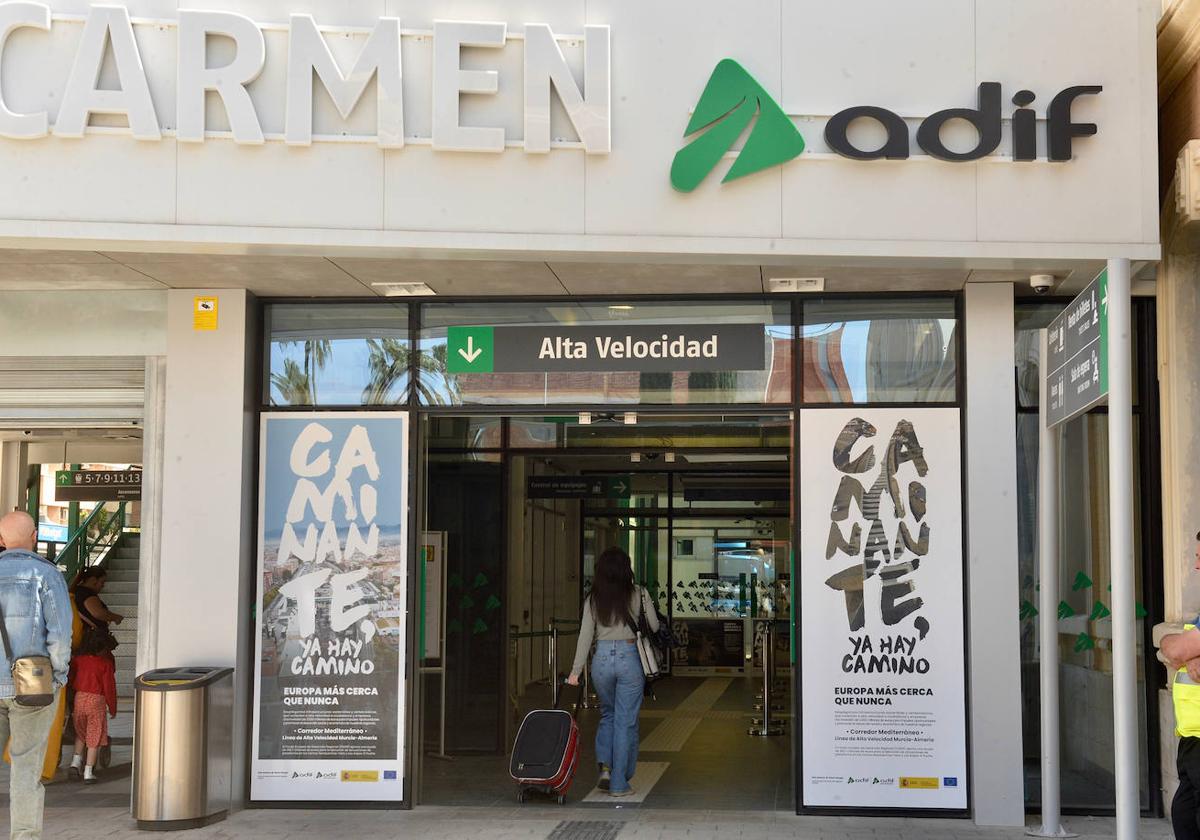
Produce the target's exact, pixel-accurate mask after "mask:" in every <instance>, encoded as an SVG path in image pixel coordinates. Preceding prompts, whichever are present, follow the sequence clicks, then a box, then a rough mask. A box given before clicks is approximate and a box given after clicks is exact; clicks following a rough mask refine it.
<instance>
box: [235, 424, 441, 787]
mask: <svg viewBox="0 0 1200 840" xmlns="http://www.w3.org/2000/svg"><path fill="white" fill-rule="evenodd" d="M257 415H258V417H257V421H258V422H257V424H256V425H257V434H256V435H254V437H253V445H254V450H255V453H254V454H255V459H256V460H257V469H256V474H257V481H256V482H255V484H254V486H253V491H254V510H255V511H256V513H257V518H256V520H255V532H254V534H253V537H252V539H253V545H254V552H255V553H254V557H253V564H252V566H251V569H250V571H251V573H252V574H253V575H254V582H253V585H252V587H251V589H252V592H253V593H254V600H253V602H252V604H251V609H252V614H251V617H250V636H251V638H250V640H249V647H250V650H249V654H250V657H251V658H250V665H251V672H250V674H249V675H248V677H249V686H248V688H249V691H248V692H247V693H248V695H249V696H248V706H249V709H248V713H249V714H248V717H247V720H246V729H247V730H248V731H247V743H248V748H247V749H246V753H245V774H246V775H245V786H244V796H245V800H244V801H245V804H246V807H248V808H256V809H263V810H294V809H296V808H298V807H307V808H311V809H314V810H347V811H353V810H411V809H412V808H413V805H414V796H413V791H414V777H413V767H414V764H416V765H419V764H420V762H419V761H416V762H414V759H413V754H412V753H413V750H412V733H413V720H414V712H415V710H414V708H413V706H414V703H413V694H414V692H413V690H412V685H413V679H414V677H415V674H416V667H415V663H414V661H413V659H414V657H415V656H416V650H417V642H416V638H415V632H414V631H415V627H414V624H413V615H414V613H413V609H414V604H415V598H416V595H417V593H416V591H415V590H416V588H417V587H415V586H414V585H413V572H414V557H415V554H414V544H415V543H414V539H413V533H414V532H413V528H414V525H415V523H416V504H415V499H414V495H413V494H414V493H415V492H416V490H417V484H418V482H417V478H416V473H417V471H416V467H415V464H416V458H417V450H416V442H417V429H416V427H417V422H416V421H417V417H418V415H417V412H414V411H412V410H411V409H410V408H409V407H408V406H407V405H404V406H388V407H387V410H386V411H379V410H375V411H372V410H369V409H359V410H351V411H345V410H337V409H329V408H321V409H316V408H308V407H305V408H303V409H299V410H297V409H295V408H286V407H285V408H282V409H270V410H267V409H260V410H259V411H258V412H257ZM389 416H390V417H397V418H400V419H402V420H403V421H404V424H405V426H404V435H403V438H404V444H403V445H404V462H405V467H406V469H405V474H404V477H403V479H402V481H403V486H404V493H405V496H404V511H403V514H402V517H401V521H403V522H404V526H405V540H404V543H405V545H404V554H403V561H402V562H403V571H404V596H405V615H404V647H403V648H402V655H403V657H404V660H403V662H402V663H401V665H402V668H401V675H402V678H403V682H402V684H401V685H400V687H399V692H398V695H397V696H398V700H399V702H400V703H401V704H402V706H401V709H400V714H398V715H397V721H396V723H397V732H396V743H397V746H398V748H399V749H400V750H401V756H400V760H399V766H400V767H401V768H402V773H403V776H402V778H401V779H400V790H401V796H400V798H397V799H262V798H255V797H254V796H253V790H254V773H255V769H256V761H257V758H256V754H257V749H258V723H259V718H258V714H259V688H260V686H259V677H260V674H259V667H260V660H261V656H262V628H261V625H260V618H261V616H260V610H261V606H262V597H263V575H262V568H261V563H262V559H263V549H264V543H265V533H266V530H265V525H266V522H265V514H266V495H265V493H264V492H263V491H264V485H265V481H266V471H267V457H266V448H265V446H264V443H265V442H266V432H267V425H268V423H269V422H270V420H271V419H272V418H285V417H286V418H292V419H301V418H308V419H320V418H327V419H331V420H351V419H356V418H361V419H368V418H370V419H379V418H381V417H389Z"/></svg>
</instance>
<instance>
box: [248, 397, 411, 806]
mask: <svg viewBox="0 0 1200 840" xmlns="http://www.w3.org/2000/svg"><path fill="white" fill-rule="evenodd" d="M408 422H409V421H408V416H407V414H405V413H404V412H388V413H386V414H384V413H381V412H371V413H366V412H355V413H333V412H303V413H297V412H286V413H268V414H264V415H263V417H262V429H261V435H262V438H261V447H260V460H261V468H260V478H259V548H258V600H257V611H256V613H257V632H256V651H257V657H256V663H257V667H256V668H255V673H254V744H253V767H252V771H251V787H250V798H251V799H252V800H255V801H273V800H274V801H279V800H286V801H400V800H402V798H403V788H404V785H403V781H404V778H403V777H404V773H403V767H404V726H403V721H404V671H405V645H406V640H405V621H406V608H405V605H406V597H407V596H406V585H407V582H406V562H407V548H408V546H407V540H408V534H407V524H408Z"/></svg>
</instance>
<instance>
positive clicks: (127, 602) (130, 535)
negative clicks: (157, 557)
mask: <svg viewBox="0 0 1200 840" xmlns="http://www.w3.org/2000/svg"><path fill="white" fill-rule="evenodd" d="M141 542H142V535H141V534H139V533H137V532H136V531H123V532H122V533H121V536H120V538H119V539H118V540H117V543H116V545H115V546H114V547H113V548H112V550H111V551H109V552H108V556H107V557H105V558H104V561H103V562H104V567H105V568H106V569H108V578H107V582H106V583H105V584H104V591H103V592H101V593H100V598H101V599H102V600H103V601H104V603H105V604H107V605H108V608H109V609H110V610H112V611H113V612H115V613H118V614H120V615H122V616H124V621H122V622H121V623H120V624H113V625H110V629H111V630H112V634H113V636H115V637H116V639H117V641H118V642H119V643H120V646H119V647H118V648H117V649H116V650H115V651H113V655H114V656H115V657H116V658H117V696H118V697H133V678H134V668H135V660H136V658H137V628H138V562H139V558H140V556H141Z"/></svg>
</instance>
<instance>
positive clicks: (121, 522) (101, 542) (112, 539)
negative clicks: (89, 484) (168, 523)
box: [54, 502, 127, 582]
mask: <svg viewBox="0 0 1200 840" xmlns="http://www.w3.org/2000/svg"><path fill="white" fill-rule="evenodd" d="M126 504H127V503H126V502H120V503H118V504H117V509H116V510H109V509H108V508H107V507H106V506H105V505H103V504H99V505H96V507H95V508H94V509H93V510H92V512H91V513H89V514H88V517H87V519H85V520H83V523H82V524H80V526H79V528H78V530H76V531H75V533H74V534H72V535H70V537H69V538H68V539H67V541H66V542H65V543H63V546H62V548H61V549H59V551H58V554H57V555H56V556H55V558H54V562H55V563H57V564H58V565H59V566H62V567H63V568H64V571H63V574H64V575H66V578H67V581H68V582H70V581H73V580H75V576H76V575H78V574H79V572H80V571H81V570H82V569H85V568H87V567H88V566H93V565H95V564H96V563H98V562H100V560H102V559H103V558H104V555H105V554H106V553H107V552H108V550H109V549H111V548H112V547H113V546H114V545H116V542H117V540H118V539H119V538H120V536H121V532H122V531H123V530H124V529H125V506H126Z"/></svg>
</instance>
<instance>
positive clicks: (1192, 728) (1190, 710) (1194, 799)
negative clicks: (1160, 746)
mask: <svg viewBox="0 0 1200 840" xmlns="http://www.w3.org/2000/svg"><path fill="white" fill-rule="evenodd" d="M1194 568H1195V569H1196V570H1197V571H1200V533H1197V534H1196V562H1195V566H1194ZM1197 625H1200V618H1197V619H1196V621H1195V622H1194V623H1192V624H1185V625H1184V626H1183V632H1182V633H1171V634H1170V635H1167V636H1163V639H1162V642H1161V644H1160V646H1159V650H1161V651H1162V655H1163V656H1164V657H1165V658H1166V659H1167V661H1168V662H1170V664H1171V668H1172V669H1174V671H1175V681H1174V684H1173V685H1172V686H1171V697H1172V699H1173V701H1174V705H1175V734H1176V735H1178V736H1179V754H1178V758H1176V760H1175V767H1176V770H1177V772H1178V774H1179V789H1178V790H1177V791H1176V792H1175V799H1174V800H1172V802H1171V825H1172V826H1173V827H1174V829H1175V838H1176V840H1200V630H1198V629H1197Z"/></svg>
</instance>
